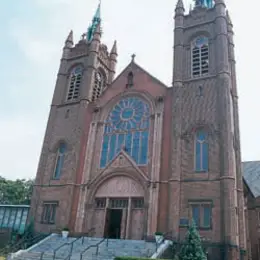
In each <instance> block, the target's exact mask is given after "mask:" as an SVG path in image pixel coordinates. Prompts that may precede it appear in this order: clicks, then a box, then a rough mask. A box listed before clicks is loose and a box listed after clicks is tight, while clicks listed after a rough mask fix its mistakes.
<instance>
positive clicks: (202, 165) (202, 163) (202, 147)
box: [195, 130, 209, 172]
mask: <svg viewBox="0 0 260 260" xmlns="http://www.w3.org/2000/svg"><path fill="white" fill-rule="evenodd" d="M208 156H209V155H208V142H207V133H206V132H205V131H203V130H200V131H198V132H197V133H196V140H195V170H196V172H206V171H208V164H209V162H208V160H209V158H208Z"/></svg>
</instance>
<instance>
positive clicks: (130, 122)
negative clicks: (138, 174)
mask: <svg viewBox="0 0 260 260" xmlns="http://www.w3.org/2000/svg"><path fill="white" fill-rule="evenodd" d="M149 120H150V109H149V105H148V104H147V103H146V102H144V101H143V100H142V99H140V98H137V97H128V98H124V99H122V100H120V101H119V102H118V103H117V104H116V105H115V106H114V108H113V109H112V111H111V112H110V114H109V115H108V118H107V119H106V121H105V123H106V124H109V125H106V126H105V128H104V135H105V136H106V135H108V134H112V138H111V141H110V145H109V146H108V152H107V153H108V159H107V160H104V159H103V154H104V153H105V152H103V149H105V148H104V147H103V146H102V152H101V159H100V166H101V167H102V168H104V167H105V166H106V164H107V163H109V161H111V160H112V159H113V158H114V157H115V154H116V153H118V152H119V151H120V150H121V148H122V145H125V148H126V151H127V153H128V154H129V155H130V156H132V157H133V159H134V160H135V161H136V163H137V164H146V163H147V156H148V137H149ZM130 131H131V132H130ZM142 133H145V134H144V135H143V134H142ZM123 137H124V138H123ZM140 138H143V139H144V141H143V145H141V144H140V141H141V140H140ZM103 142H105V138H104V141H103Z"/></svg>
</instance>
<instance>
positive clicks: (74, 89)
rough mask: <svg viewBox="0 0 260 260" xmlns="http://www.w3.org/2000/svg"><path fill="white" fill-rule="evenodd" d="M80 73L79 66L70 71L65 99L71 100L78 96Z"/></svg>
mask: <svg viewBox="0 0 260 260" xmlns="http://www.w3.org/2000/svg"><path fill="white" fill-rule="evenodd" d="M82 74H83V69H82V67H81V66H77V67H75V68H74V69H73V70H72V71H71V74H70V80H69V89H68V94H67V101H73V100H76V99H78V98H79V95H80V85H81V81H82Z"/></svg>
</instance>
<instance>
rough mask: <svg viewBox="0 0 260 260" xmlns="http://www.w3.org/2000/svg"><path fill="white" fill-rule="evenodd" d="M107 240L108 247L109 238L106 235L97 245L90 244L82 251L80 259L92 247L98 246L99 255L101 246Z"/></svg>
mask: <svg viewBox="0 0 260 260" xmlns="http://www.w3.org/2000/svg"><path fill="white" fill-rule="evenodd" d="M105 240H107V247H108V238H106V237H104V238H103V239H102V240H101V241H99V242H98V243H97V244H96V245H90V246H88V247H87V248H86V249H85V250H84V251H82V252H81V253H80V260H82V257H83V255H84V254H85V253H86V252H87V251H88V250H89V249H90V248H92V247H96V255H98V252H99V246H100V245H101V244H102V243H103V242H104V241H105Z"/></svg>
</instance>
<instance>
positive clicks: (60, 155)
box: [53, 143, 67, 180]
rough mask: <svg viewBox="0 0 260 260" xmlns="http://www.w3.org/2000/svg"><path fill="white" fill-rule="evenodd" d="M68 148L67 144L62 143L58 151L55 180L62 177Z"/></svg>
mask: <svg viewBox="0 0 260 260" xmlns="http://www.w3.org/2000/svg"><path fill="white" fill-rule="evenodd" d="M66 150H67V146H66V144H65V143H61V144H60V146H59V148H58V151H57V157H56V164H55V169H54V174H53V179H55V180H58V179H60V176H61V172H62V168H63V164H64V158H65V152H66Z"/></svg>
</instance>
